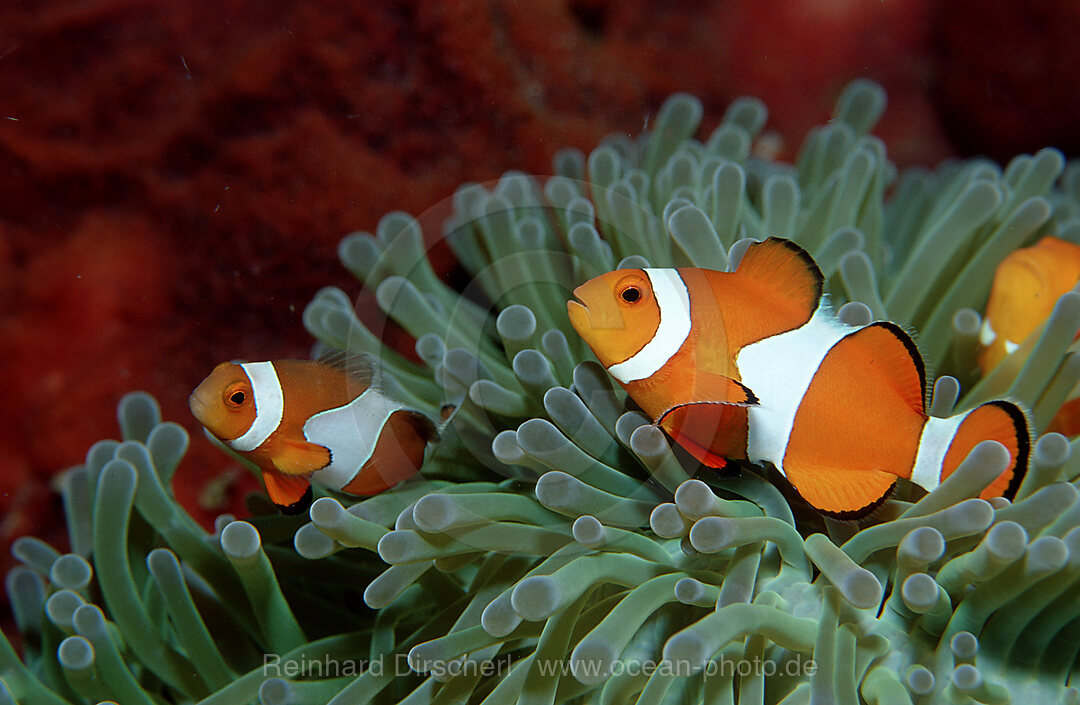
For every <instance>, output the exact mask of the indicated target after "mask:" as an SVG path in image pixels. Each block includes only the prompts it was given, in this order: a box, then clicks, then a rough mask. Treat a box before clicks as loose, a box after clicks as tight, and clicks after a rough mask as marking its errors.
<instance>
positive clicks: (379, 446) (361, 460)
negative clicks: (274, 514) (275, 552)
mask: <svg viewBox="0 0 1080 705" xmlns="http://www.w3.org/2000/svg"><path fill="white" fill-rule="evenodd" d="M188 405H189V406H190V407H191V413H192V414H193V415H194V416H195V418H196V419H197V420H198V422H199V423H200V424H202V425H203V427H204V428H205V429H206V430H207V431H208V432H209V433H210V434H211V435H213V436H214V437H215V438H217V439H218V440H219V441H221V443H223V444H224V445H225V446H227V447H228V448H230V449H232V450H233V451H235V452H236V453H238V454H239V455H240V456H241V457H243V458H245V459H247V460H249V461H251V462H252V463H254V464H255V465H257V466H258V467H259V469H260V470H261V471H262V477H263V482H264V484H265V485H266V491H267V493H268V494H269V495H270V499H271V501H273V503H274V504H276V505H277V506H278V509H279V510H280V511H281V512H282V513H285V514H297V513H300V512H303V511H305V510H306V509H307V506H308V505H309V504H310V502H311V497H312V489H311V481H312V480H314V481H315V482H318V483H319V484H321V485H323V486H325V487H328V488H330V489H333V490H338V491H340V492H345V493H348V494H353V495H362V496H368V495H374V494H378V493H379V492H382V491H383V490H386V489H389V488H390V487H393V486H394V485H396V484H397V483H399V482H401V481H403V480H406V479H408V478H410V477H412V476H413V475H415V474H416V473H417V471H418V469H419V468H420V466H421V464H422V463H423V461H424V452H425V450H426V448H427V445H428V443H431V442H433V441H435V440H436V439H437V437H438V431H437V430H436V427H435V424H434V423H433V422H432V421H431V420H430V419H429V418H428V417H427V416H426V415H424V414H423V413H421V412H419V411H417V410H415V409H410V408H408V407H406V406H404V405H403V404H401V403H399V402H397V401H394V400H392V399H390V398H389V397H387V396H386V395H385V394H384V393H383V392H382V390H380V389H379V387H378V385H377V384H374V383H373V366H372V365H371V364H370V362H368V361H367V360H366V359H365V358H363V357H351V356H345V355H338V356H333V357H327V358H323V359H320V360H277V361H274V362H246V363H242V364H237V363H232V362H223V363H221V364H220V365H218V366H217V367H215V368H214V371H213V372H211V373H210V375H209V376H208V377H207V378H206V379H204V380H203V381H202V383H200V384H199V386H198V387H196V388H195V391H193V392H192V393H191V396H190V398H189V399H188Z"/></svg>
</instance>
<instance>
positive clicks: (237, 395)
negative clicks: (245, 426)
mask: <svg viewBox="0 0 1080 705" xmlns="http://www.w3.org/2000/svg"><path fill="white" fill-rule="evenodd" d="M245 398H246V397H245V396H244V393H243V392H239V391H238V392H233V393H232V395H231V396H230V397H229V401H231V402H232V403H233V404H236V405H237V406H240V405H241V404H243V403H244V399H245Z"/></svg>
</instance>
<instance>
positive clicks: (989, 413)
mask: <svg viewBox="0 0 1080 705" xmlns="http://www.w3.org/2000/svg"><path fill="white" fill-rule="evenodd" d="M982 441H998V442H999V443H1001V444H1002V445H1004V446H1005V448H1007V449H1008V451H1009V455H1010V456H1011V457H1012V463H1011V464H1010V465H1009V467H1007V468H1006V469H1005V471H1004V472H1003V473H1001V474H1000V475H998V477H997V478H996V479H995V480H994V481H993V482H991V483H990V484H989V485H987V487H986V489H984V490H983V491H982V493H981V494H980V495H979V496H980V497H982V498H983V499H988V498H990V497H1005V498H1007V499H1012V498H1013V496H1014V495H1015V494H1016V490H1018V489H1019V488H1020V482H1021V480H1023V479H1024V473H1025V472H1027V467H1028V458H1029V456H1030V454H1031V431H1030V430H1029V428H1028V421H1027V416H1026V415H1025V414H1024V411H1023V410H1022V409H1021V408H1020V407H1019V406H1017V405H1016V404H1014V403H1012V402H1010V401H991V402H987V403H985V404H983V405H981V406H979V407H976V408H975V409H973V410H972V411H971V412H970V413H968V414H967V416H965V417H964V420H963V421H962V422H960V427H959V428H958V429H957V430H956V435H955V436H954V437H953V440H952V443H951V444H950V445H949V451H948V453H946V454H945V461H944V462H943V463H942V465H941V481H943V482H944V480H945V478H947V477H948V476H949V475H951V474H952V473H953V471H955V470H956V468H957V466H959V465H960V463H962V462H964V458H966V457H967V454H968V453H969V452H971V449H972V448H974V447H975V446H977V445H978V444H979V443H981V442H982Z"/></svg>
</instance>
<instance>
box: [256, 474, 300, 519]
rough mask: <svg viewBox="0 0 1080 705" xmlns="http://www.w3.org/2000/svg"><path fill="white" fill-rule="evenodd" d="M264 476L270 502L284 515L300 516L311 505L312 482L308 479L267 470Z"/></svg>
mask: <svg viewBox="0 0 1080 705" xmlns="http://www.w3.org/2000/svg"><path fill="white" fill-rule="evenodd" d="M262 476H263V484H265V485H266V492H267V494H269V495H270V501H271V502H273V503H274V504H276V505H277V507H278V510H279V511H280V512H281V513H282V514H300V513H302V512H304V511H305V510H306V509H307V508H308V505H310V504H311V495H312V492H311V482H309V481H308V479H307V478H306V477H301V476H299V475H282V474H281V473H279V472H272V471H267V470H264V471H263V474H262Z"/></svg>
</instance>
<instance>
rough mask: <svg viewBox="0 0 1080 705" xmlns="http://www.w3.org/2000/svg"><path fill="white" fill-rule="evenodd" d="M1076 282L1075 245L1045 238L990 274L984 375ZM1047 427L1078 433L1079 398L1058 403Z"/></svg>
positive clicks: (1079, 265)
mask: <svg viewBox="0 0 1080 705" xmlns="http://www.w3.org/2000/svg"><path fill="white" fill-rule="evenodd" d="M1077 281H1080V245H1075V244H1073V243H1071V242H1067V241H1065V240H1061V239H1059V238H1056V237H1051V236H1047V237H1044V238H1042V239H1041V240H1039V242H1038V243H1036V244H1035V245H1033V246H1031V247H1025V248H1023V249H1019V250H1016V251H1015V252H1013V253H1012V254H1010V255H1009V256H1008V257H1006V258H1005V259H1003V260H1002V261H1001V264H999V265H998V267H997V270H996V271H995V272H994V282H993V284H992V285H991V288H990V298H989V299H988V300H987V303H986V315H985V316H983V323H982V329H981V330H980V331H979V343H980V344H981V346H982V349H981V350H980V352H979V359H978V362H979V369H980V370H982V373H983V374H987V373H988V372H989V371H990V370H991V369H993V368H994V366H995V365H997V364H998V363H999V362H1001V361H1002V359H1004V358H1005V357H1006V356H1008V355H1011V354H1012V353H1013V351H1014V350H1016V349H1017V348H1018V347H1020V344H1021V343H1023V342H1024V340H1026V339H1027V337H1028V336H1029V335H1031V334H1032V333H1034V332H1035V329H1037V328H1038V327H1039V326H1040V325H1042V324H1043V323H1044V322H1045V321H1046V319H1047V318H1049V317H1050V313H1051V312H1052V311H1053V310H1054V304H1056V303H1057V300H1058V298H1059V297H1061V295H1062V294H1065V293H1067V292H1068V291H1070V290H1071V289H1072V288H1073V287H1075V286H1076V284H1077ZM1047 430H1053V431H1058V432H1060V433H1064V434H1065V435H1067V436H1075V435H1077V434H1080V399H1075V398H1074V399H1070V400H1069V401H1068V402H1066V403H1065V405H1064V406H1062V407H1061V410H1060V411H1058V413H1057V415H1056V416H1055V417H1054V419H1053V421H1051V422H1050V425H1049V427H1048V429H1047Z"/></svg>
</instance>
